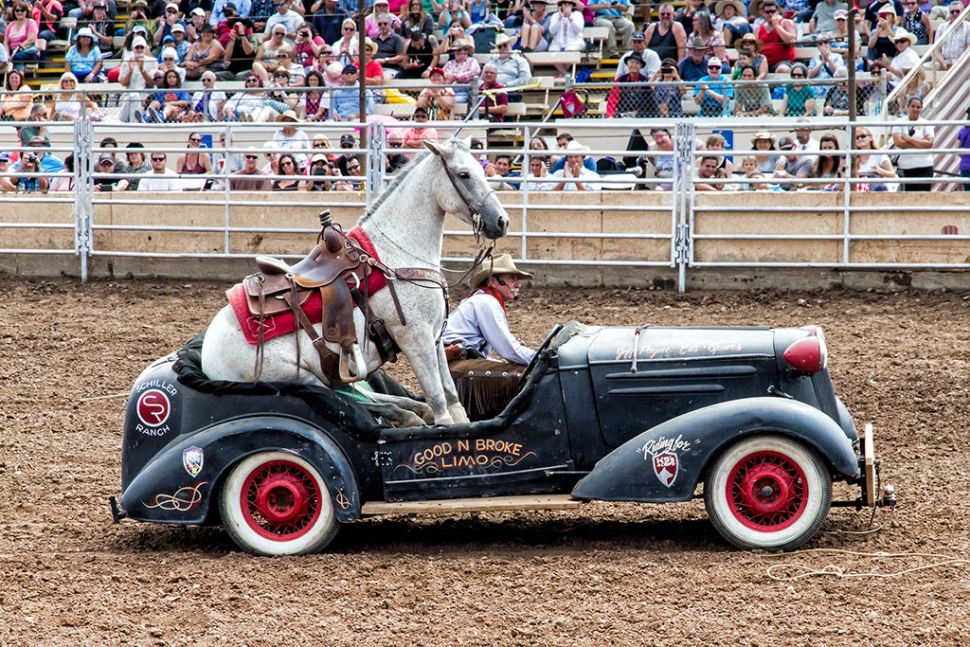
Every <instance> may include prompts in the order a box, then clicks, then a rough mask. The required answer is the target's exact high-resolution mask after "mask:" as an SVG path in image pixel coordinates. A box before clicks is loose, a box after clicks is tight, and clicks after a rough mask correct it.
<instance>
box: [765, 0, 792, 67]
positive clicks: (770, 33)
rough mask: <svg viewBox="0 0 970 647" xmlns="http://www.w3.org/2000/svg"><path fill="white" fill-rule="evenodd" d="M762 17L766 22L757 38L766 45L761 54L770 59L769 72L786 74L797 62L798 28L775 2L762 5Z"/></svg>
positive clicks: (773, 0) (768, 1)
mask: <svg viewBox="0 0 970 647" xmlns="http://www.w3.org/2000/svg"><path fill="white" fill-rule="evenodd" d="M761 17H762V18H764V22H763V23H761V24H760V25H758V27H757V28H756V31H755V36H756V37H757V39H758V40H760V41H761V42H762V43H764V48H763V49H762V50H761V53H762V54H764V55H765V57H766V58H767V59H768V71H769V72H774V73H778V74H786V73H787V72H788V71H789V70H791V66H792V64H793V63H794V62H795V41H796V40H798V27H796V26H795V23H793V22H792V21H791V20H789V19H787V18H785V17H784V14H783V13H782V11H781V8H780V7H779V6H778V4H777V3H776V2H775V0H765V1H764V2H763V3H761Z"/></svg>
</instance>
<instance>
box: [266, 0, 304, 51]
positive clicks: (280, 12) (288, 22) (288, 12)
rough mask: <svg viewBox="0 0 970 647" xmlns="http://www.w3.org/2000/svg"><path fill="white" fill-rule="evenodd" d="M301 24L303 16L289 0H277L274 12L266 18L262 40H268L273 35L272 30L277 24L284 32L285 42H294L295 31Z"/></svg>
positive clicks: (291, 43)
mask: <svg viewBox="0 0 970 647" xmlns="http://www.w3.org/2000/svg"><path fill="white" fill-rule="evenodd" d="M302 24H303V16H302V15H300V14H299V13H298V12H297V11H296V10H295V9H293V3H292V2H291V0H277V1H276V13H274V14H273V15H272V16H270V17H269V18H267V19H266V31H265V33H264V34H263V40H269V39H270V38H271V37H272V35H273V30H274V29H276V28H277V26H282V27H284V29H285V32H286V42H287V43H288V44H290V45H293V44H294V43H296V32H297V31H299V29H300V25H302Z"/></svg>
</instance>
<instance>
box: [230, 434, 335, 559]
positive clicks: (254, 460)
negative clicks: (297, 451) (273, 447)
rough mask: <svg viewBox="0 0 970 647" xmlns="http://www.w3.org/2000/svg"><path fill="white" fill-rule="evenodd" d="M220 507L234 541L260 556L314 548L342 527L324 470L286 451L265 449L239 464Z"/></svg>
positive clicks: (232, 474) (309, 550) (285, 553)
mask: <svg viewBox="0 0 970 647" xmlns="http://www.w3.org/2000/svg"><path fill="white" fill-rule="evenodd" d="M219 508H220V511H221V513H222V520H223V525H224V526H225V527H226V530H227V532H228V533H229V535H230V536H231V537H232V538H233V541H235V542H236V544H237V545H238V546H239V547H240V548H242V549H243V550H245V551H247V552H250V553H253V554H256V555H304V554H307V553H312V552H316V551H318V550H322V549H323V548H324V547H325V546H326V545H327V544H329V543H330V541H332V540H333V537H334V535H336V533H337V530H338V529H339V523H338V522H337V520H336V517H335V515H334V510H333V502H332V501H331V499H330V492H329V491H328V490H327V486H326V485H325V484H324V482H323V479H322V478H321V476H320V473H319V472H318V471H317V470H316V468H315V467H313V465H311V464H310V463H308V462H307V461H305V460H304V459H302V458H300V457H298V456H295V455H293V454H288V453H285V452H264V453H262V454H255V455H253V456H249V457H248V458H246V459H244V460H243V461H242V462H240V463H239V465H237V466H236V467H235V468H233V470H232V472H231V473H230V474H229V477H228V478H227V480H226V484H225V486H224V487H223V489H222V495H221V497H220V500H219Z"/></svg>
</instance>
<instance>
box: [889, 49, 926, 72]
mask: <svg viewBox="0 0 970 647" xmlns="http://www.w3.org/2000/svg"><path fill="white" fill-rule="evenodd" d="M918 66H919V54H917V53H916V50H914V49H913V47H912V46H910V47H907V48H906V51H905V52H901V53H899V54H897V55H896V57H895V58H893V60H892V62H891V63H890V64H889V71H890V72H892V73H893V74H895V75H896V76H901V75H900V73H905V72H906V70H911V69H913V68H914V67H918Z"/></svg>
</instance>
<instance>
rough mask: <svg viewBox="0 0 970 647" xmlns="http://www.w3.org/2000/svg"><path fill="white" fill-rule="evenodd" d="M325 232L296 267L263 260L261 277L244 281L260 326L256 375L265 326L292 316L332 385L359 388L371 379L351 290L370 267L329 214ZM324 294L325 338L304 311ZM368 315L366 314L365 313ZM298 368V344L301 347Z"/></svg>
mask: <svg viewBox="0 0 970 647" xmlns="http://www.w3.org/2000/svg"><path fill="white" fill-rule="evenodd" d="M320 222H321V224H322V225H323V230H322V231H321V233H320V236H319V237H318V242H317V245H316V246H315V247H314V248H313V250H312V251H311V252H310V253H309V254H308V255H307V256H306V258H304V259H303V260H301V261H299V262H298V263H296V264H294V265H288V264H287V263H286V262H284V261H282V260H280V259H276V258H270V257H266V256H260V257H258V258H257V259H256V265H257V267H258V268H259V270H260V273H258V274H253V275H251V276H247V277H246V278H245V279H244V280H243V285H244V287H245V290H246V297H247V303H248V306H249V312H250V314H252V315H253V316H254V317H255V318H256V319H257V321H258V322H259V324H260V327H259V337H260V339H259V343H258V349H259V350H258V351H257V375H258V374H259V368H260V366H259V362H260V357H261V354H260V352H261V349H262V342H263V340H262V333H263V320H264V319H265V318H267V317H271V316H273V315H277V314H281V313H284V312H292V313H293V315H294V317H295V323H296V326H297V328H298V329H302V330H303V331H304V332H305V333H306V334H307V335H308V336H309V337H310V339H311V341H312V342H313V346H314V348H316V349H317V352H318V353H319V355H320V364H321V366H322V368H323V372H324V374H325V375H326V376H327V378H328V379H330V380H331V382H332V383H336V380H339V381H340V382H344V383H350V382H357V381H359V380H363V379H364V378H366V372H365V371H366V362H365V361H364V356H363V354H362V353H361V351H360V345H359V344H358V340H357V331H356V327H355V326H354V305H355V300H354V296H353V294H352V293H351V285H355V289H356V287H359V285H360V283H361V281H362V280H364V281H366V275H367V273H369V271H371V269H372V268H371V267H370V266H369V265H367V264H365V263H363V262H362V258H361V257H362V254H363V252H362V250H361V249H360V248H359V247H358V246H356V245H355V244H354V242H353V241H352V240H351V239H349V238H348V237H347V236H346V235H345V234H344V233H343V231H342V230H341V229H340V225H337V224H335V223H333V222H332V221H331V219H330V212H329V211H325V212H323V213H322V214H320ZM317 292H319V294H320V297H321V299H322V305H323V308H322V328H323V331H322V332H323V335H322V338H321V336H320V335H318V334H317V332H316V330H315V329H314V327H313V324H312V322H311V321H310V319H309V317H308V316H307V315H306V313H305V312H304V310H303V307H304V306H305V305H306V303H307V302H308V301H309V300H310V298H311V297H312V296H313V295H314V294H315V293H317ZM366 312H367V311H366V310H365V313H366ZM326 342H332V343H335V344H338V345H339V346H340V352H339V354H337V353H334V352H333V351H331V350H330V349H329V348H327V345H326ZM297 365H299V344H297Z"/></svg>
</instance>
